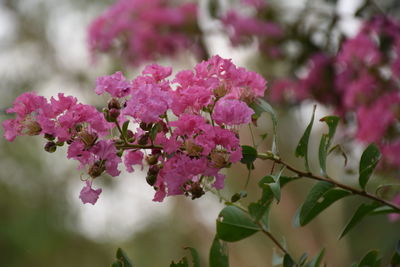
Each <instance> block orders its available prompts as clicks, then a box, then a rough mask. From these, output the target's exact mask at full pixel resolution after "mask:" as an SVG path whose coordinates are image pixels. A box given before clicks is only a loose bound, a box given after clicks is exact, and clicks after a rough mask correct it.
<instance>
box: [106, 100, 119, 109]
mask: <svg viewBox="0 0 400 267" xmlns="http://www.w3.org/2000/svg"><path fill="white" fill-rule="evenodd" d="M108 109H110V110H111V109H121V104H120V103H119V101H118V99H117V98H111V99H110V101H108Z"/></svg>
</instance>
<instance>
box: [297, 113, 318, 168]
mask: <svg viewBox="0 0 400 267" xmlns="http://www.w3.org/2000/svg"><path fill="white" fill-rule="evenodd" d="M316 107H317V106H315V105H314V107H313V113H312V116H311V121H310V123H309V124H308V126H307V128H306V130H305V131H304V133H303V136H302V137H301V138H300V141H299V144H298V145H297V148H296V153H295V155H296V157H302V158H304V162H305V167H306V170H307V171H310V167H309V165H308V141H309V139H310V134H311V129H312V126H313V123H314V117H315V109H316Z"/></svg>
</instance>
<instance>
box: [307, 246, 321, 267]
mask: <svg viewBox="0 0 400 267" xmlns="http://www.w3.org/2000/svg"><path fill="white" fill-rule="evenodd" d="M324 254H325V249H322V250H321V251H320V252H319V253H318V255H317V256H315V257H314V258H313V259H312V260H311V262H309V263H308V264H307V265H306V267H319V266H320V264H321V262H322V258H323V257H324Z"/></svg>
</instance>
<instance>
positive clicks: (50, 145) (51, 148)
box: [44, 141, 57, 153]
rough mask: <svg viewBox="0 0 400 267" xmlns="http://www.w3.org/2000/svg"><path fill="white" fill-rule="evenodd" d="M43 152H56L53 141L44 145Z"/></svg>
mask: <svg viewBox="0 0 400 267" xmlns="http://www.w3.org/2000/svg"><path fill="white" fill-rule="evenodd" d="M44 150H46V151H47V152H49V153H53V152H55V151H56V150H57V145H56V143H54V142H53V141H50V142H47V143H46V145H45V146H44Z"/></svg>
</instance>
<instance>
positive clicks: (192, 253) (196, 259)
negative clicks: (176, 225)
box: [185, 247, 200, 267]
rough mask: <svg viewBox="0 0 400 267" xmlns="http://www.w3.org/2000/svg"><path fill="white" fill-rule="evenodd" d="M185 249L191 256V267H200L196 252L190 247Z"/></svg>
mask: <svg viewBox="0 0 400 267" xmlns="http://www.w3.org/2000/svg"><path fill="white" fill-rule="evenodd" d="M185 249H188V250H189V251H190V254H191V255H192V261H193V267H200V256H199V253H198V252H197V250H196V249H194V248H192V247H186V248H185Z"/></svg>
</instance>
